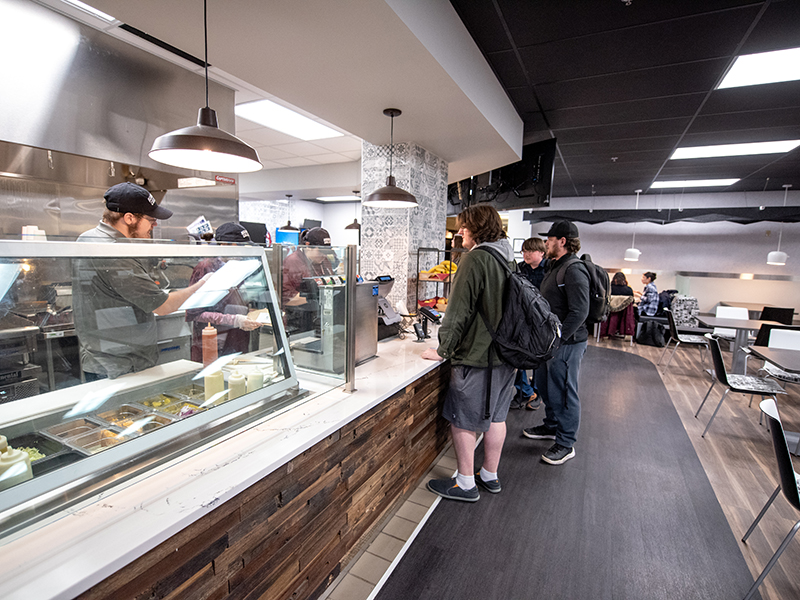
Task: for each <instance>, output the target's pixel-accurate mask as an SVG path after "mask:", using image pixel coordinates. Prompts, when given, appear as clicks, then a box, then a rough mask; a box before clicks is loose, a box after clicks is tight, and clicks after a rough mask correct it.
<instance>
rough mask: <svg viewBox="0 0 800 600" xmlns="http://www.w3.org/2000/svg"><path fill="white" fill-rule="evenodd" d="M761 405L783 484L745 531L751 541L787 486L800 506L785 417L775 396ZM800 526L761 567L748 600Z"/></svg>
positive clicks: (798, 526)
mask: <svg viewBox="0 0 800 600" xmlns="http://www.w3.org/2000/svg"><path fill="white" fill-rule="evenodd" d="M759 406H760V407H761V412H762V413H763V414H764V415H766V417H767V422H768V424H769V430H770V432H771V433H772V446H773V448H774V449H775V458H776V460H777V461H778V474H779V475H780V481H781V482H780V484H779V485H778V487H777V488H776V489H775V491H774V492H772V495H771V496H770V497H769V500H767V503H766V504H765V505H764V508H762V509H761V512H760V513H758V516H757V517H756V520H755V521H753V524H752V525H750V529H748V530H747V533H745V534H744V537H743V538H742V542H745V543H746V542H747V538H748V537H750V534H751V533H753V530H754V529H755V528H756V526H757V525H758V523H759V521H761V517H763V516H764V514H765V513H766V512H767V509H768V508H769V507H770V506H772V503H773V502H774V501H775V498H777V497H778V492H780V491H781V490H783V495H784V497H785V498H786V499H787V500H788V501H789V504H791V505H792V506H793V507H794V508H796V509H797V510H800V489H798V488H799V486H800V482H798V480H797V473H795V470H794V466H793V465H792V457H791V455H790V454H789V445H788V444H787V443H786V434H785V433H784V431H783V424H782V423H781V417H780V415H779V414H778V407H777V406H776V405H775V400H764V401H762V402H761V404H760V405H759ZM798 529H800V521H797V523H795V524H794V527H792V528H791V530H789V533H788V534H787V535H786V537H785V538H784V539H783V542H781V545H780V546H779V547H778V550H777V551H776V552H775V554H773V555H772V558H770V559H769V562H768V563H767V566H766V567H764V570H763V571H761V575H759V576H758V579H756V580H755V582H754V583H753V587H751V588H750V590H749V591H748V592H747V595H746V596H745V597H744V600H750V598H752V597H753V594H755V593H756V590H757V589H758V586H760V585H761V583H762V582H763V581H764V578H765V577H766V576H767V574H768V573H769V572H770V569H772V567H774V566H775V563H776V562H778V559H779V558H780V556H781V554H783V551H784V550H786V547H787V546H788V545H789V542H791V541H792V538H793V537H794V535H795V534H796V533H797V530H798Z"/></svg>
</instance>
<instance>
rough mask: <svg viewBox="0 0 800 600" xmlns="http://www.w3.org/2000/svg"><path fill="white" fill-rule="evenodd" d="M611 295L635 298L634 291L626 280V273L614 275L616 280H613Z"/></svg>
mask: <svg viewBox="0 0 800 600" xmlns="http://www.w3.org/2000/svg"><path fill="white" fill-rule="evenodd" d="M611 295H612V296H633V290H632V289H631V286H629V285H628V280H627V279H626V278H625V273H622V272H621V271H620V272H618V273H614V279H612V280H611Z"/></svg>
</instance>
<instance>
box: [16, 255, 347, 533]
mask: <svg viewBox="0 0 800 600" xmlns="http://www.w3.org/2000/svg"><path fill="white" fill-rule="evenodd" d="M323 253H324V254H325V258H326V260H327V261H328V262H327V265H326V275H325V276H324V277H325V279H322V280H320V281H319V282H317V281H316V280H315V279H314V278H312V279H309V278H307V277H305V276H301V277H299V278H297V276H296V275H295V274H294V273H293V272H292V271H291V270H288V271H286V272H287V273H289V274H290V275H291V276H292V277H295V279H292V281H293V282H294V283H293V285H295V284H296V286H297V290H298V291H297V293H296V294H295V296H299V297H300V298H304V300H305V301H304V302H300V301H298V298H296V297H294V296H293V298H294V302H292V303H289V302H285V303H284V305H285V306H284V310H283V311H282V310H281V307H280V306H279V303H278V298H279V297H280V296H282V295H284V294H283V293H281V294H278V293H276V290H275V285H274V283H273V278H272V275H271V272H270V263H269V261H268V260H267V256H266V255H265V252H264V250H263V249H262V248H259V247H255V246H248V247H240V246H213V245H192V246H188V245H174V244H160V243H113V244H110V243H92V242H88V243H81V242H25V241H22V242H13V241H6V242H0V435H1V436H3V437H2V438H0V450H2V451H3V453H2V458H3V460H2V461H0V535H4V534H7V533H9V532H10V531H14V530H16V528H19V527H21V526H24V525H25V524H27V523H28V522H30V521H31V519H34V518H37V517H40V516H43V515H46V514H50V513H52V512H55V511H57V510H60V509H61V508H63V506H64V505H65V504H67V503H69V502H71V501H75V500H77V499H79V498H81V497H85V496H86V495H87V494H88V493H91V492H96V491H97V490H98V489H102V488H103V487H105V486H108V485H111V483H112V482H114V483H118V482H119V481H123V480H125V479H126V478H128V477H131V476H133V475H134V474H136V473H138V472H140V471H141V470H142V469H144V468H147V467H150V466H153V465H156V464H160V463H162V462H164V461H166V460H168V459H170V458H172V457H174V456H175V455H176V454H180V453H182V452H185V451H188V450H190V449H192V448H195V447H198V446H200V445H202V444H204V443H206V442H208V441H209V440H211V439H213V438H214V437H217V436H219V435H222V434H224V433H226V432H230V431H232V430H234V429H236V428H239V427H242V426H245V425H247V424H248V423H251V422H254V421H256V420H258V419H262V418H264V417H265V416H266V415H269V414H270V413H274V412H276V411H278V410H282V409H284V408H286V407H288V406H291V405H293V404H295V403H297V402H299V401H301V400H302V399H303V398H304V397H307V396H308V392H307V391H305V390H304V389H302V388H303V387H305V385H302V386H301V385H300V384H298V379H297V374H296V372H295V364H294V361H293V360H292V359H293V357H294V356H297V357H298V359H299V360H298V363H299V364H300V363H302V368H303V370H304V372H305V373H307V374H308V375H309V376H312V375H314V374H318V373H321V374H324V375H325V376H326V377H325V378H323V379H327V380H328V381H329V384H328V385H327V387H325V386H324V385H323V386H320V385H319V384H318V382H315V385H314V386H312V387H313V389H314V390H315V391H322V389H323V388H324V389H330V387H332V386H334V385H339V384H340V383H341V378H342V377H343V372H344V356H345V349H344V321H343V317H344V302H343V299H344V285H343V280H342V279H341V276H340V275H339V274H338V272H339V271H340V270H341V268H342V258H343V254H342V253H340V252H337V250H335V249H330V248H328V249H325V250H324V252H323ZM286 258H287V260H286V262H288V265H289V266H291V264H292V260H290V258H291V255H287V257H286ZM300 259H302V260H308V261H310V262H312V264H313V261H315V260H316V257H314V255H313V252H309V251H305V252H303V253H302V255H297V256H296V258H295V259H293V260H297V261H299V260H300ZM327 270H330V272H331V274H327ZM312 272H314V271H313V266H312ZM312 284H313V285H312ZM315 287H317V288H318V289H317V290H315V289H314V288H315ZM285 289H286V290H288V289H289V288H285ZM283 291H284V290H281V292H283ZM286 293H287V294H288V291H287V292H286ZM295 307H299V308H300V309H299V310H298V311H297V312H294V310H295ZM284 325H286V327H284ZM287 329H288V330H289V331H290V332H291V335H290V336H287ZM288 349H291V352H288V351H287V350H288ZM301 357H302V358H301ZM309 357H310V358H309ZM6 443H7V445H8V448H9V449H6V450H3V446H4V444H6ZM56 489H57V490H58V494H53V493H51V492H52V491H53V490H56Z"/></svg>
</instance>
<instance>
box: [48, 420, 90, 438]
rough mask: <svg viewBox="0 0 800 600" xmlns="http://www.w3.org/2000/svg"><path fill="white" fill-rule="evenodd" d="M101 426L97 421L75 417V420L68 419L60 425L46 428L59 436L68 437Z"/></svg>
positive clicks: (50, 432)
mask: <svg viewBox="0 0 800 600" xmlns="http://www.w3.org/2000/svg"><path fill="white" fill-rule="evenodd" d="M99 427H100V426H99V425H98V424H97V423H93V422H92V421H89V420H87V419H75V420H74V421H67V422H66V423H61V424H60V425H53V426H52V427H48V428H47V429H45V431H46V432H47V433H49V434H50V435H52V436H55V437H57V438H62V439H67V438H71V437H75V436H77V435H83V434H85V433H89V432H90V431H93V430H95V429H98V428H99Z"/></svg>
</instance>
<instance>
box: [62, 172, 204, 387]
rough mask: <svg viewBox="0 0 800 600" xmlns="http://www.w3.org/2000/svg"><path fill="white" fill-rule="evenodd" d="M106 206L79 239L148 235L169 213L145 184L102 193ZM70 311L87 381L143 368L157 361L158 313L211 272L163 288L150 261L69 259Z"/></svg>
mask: <svg viewBox="0 0 800 600" xmlns="http://www.w3.org/2000/svg"><path fill="white" fill-rule="evenodd" d="M104 198H105V201H106V210H105V212H104V213H103V217H102V219H101V220H100V223H99V225H98V226H97V227H95V228H94V229H90V230H89V231H86V232H84V233H82V234H81V235H80V236H79V237H78V241H79V242H121V241H125V240H126V239H152V237H153V228H154V227H155V226H156V225H157V224H158V220H159V219H169V218H170V217H171V216H172V211H171V210H168V209H166V208H163V207H161V206H159V205H158V204H157V203H156V201H155V198H153V196H152V195H151V194H150V192H148V191H147V190H146V189H144V188H143V187H140V186H138V185H135V184H133V183H120V184H117V185H115V186H113V187H111V188H109V189H108V191H106V193H105V195H104ZM73 265H74V266H73V286H72V287H73V300H74V302H73V311H74V317H75V328H76V331H77V334H78V340H79V342H80V355H81V364H82V365H83V371H84V373H85V376H86V379H87V381H94V380H97V379H102V378H105V377H111V378H114V377H119V376H120V375H124V374H125V373H132V372H137V371H142V370H144V369H147V368H150V367H152V366H154V365H155V364H156V362H157V361H158V332H157V329H156V315H159V316H160V315H168V314H170V313H172V312H174V311H176V310H177V309H178V308H179V307H180V306H181V305H182V304H183V303H184V302H185V301H186V300H187V299H188V298H189V297H190V296H191V295H192V294H193V293H194V292H195V291H196V290H198V289H200V287H201V286H202V285H203V284H204V283H205V282H206V280H207V279H208V277H210V276H211V273H209V274H208V275H206V276H205V277H203V278H202V279H201V280H200V281H198V282H197V283H194V284H192V285H190V286H189V287H186V288H184V289H181V290H173V291H171V292H167V291H166V290H164V289H162V286H161V285H159V282H157V281H156V279H155V278H154V277H153V276H152V274H151V268H150V267H151V265H150V264H149V261H148V259H137V258H86V259H81V260H76V261H74V263H73Z"/></svg>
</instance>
